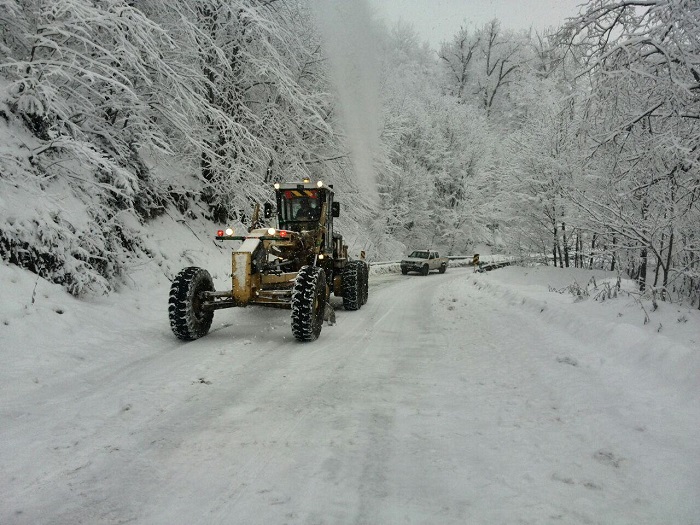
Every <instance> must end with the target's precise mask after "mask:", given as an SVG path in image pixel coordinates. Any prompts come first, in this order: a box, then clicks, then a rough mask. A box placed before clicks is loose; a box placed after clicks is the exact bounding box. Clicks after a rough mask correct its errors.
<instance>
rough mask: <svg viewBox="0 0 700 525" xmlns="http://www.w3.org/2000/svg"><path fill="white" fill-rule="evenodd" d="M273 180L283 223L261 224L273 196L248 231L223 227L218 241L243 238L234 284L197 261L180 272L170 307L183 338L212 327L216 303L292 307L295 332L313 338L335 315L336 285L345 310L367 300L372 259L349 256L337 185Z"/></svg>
mask: <svg viewBox="0 0 700 525" xmlns="http://www.w3.org/2000/svg"><path fill="white" fill-rule="evenodd" d="M274 187H275V200H276V209H277V217H276V219H277V224H276V226H270V227H260V225H261V224H262V223H263V222H264V221H265V220H271V219H272V218H273V209H274V207H273V205H272V204H271V203H266V204H265V206H264V208H263V209H264V213H263V215H264V217H263V218H261V217H260V207H259V206H256V210H255V212H254V214H253V217H252V221H251V224H252V226H251V228H250V229H249V230H248V232H247V233H245V234H243V235H237V234H236V233H235V232H234V231H233V229H231V228H227V229H225V230H219V231H218V232H217V234H216V239H217V240H219V241H238V242H240V245H238V246H237V247H236V248H234V249H233V251H232V257H231V279H232V287H231V290H226V291H216V290H215V289H214V283H213V281H212V278H211V275H210V274H209V272H208V271H207V270H205V269H203V268H198V267H194V266H191V267H188V268H184V269H183V270H182V271H180V273H178V275H177V276H176V277H175V279H174V280H173V283H172V286H171V288H170V298H169V303H168V314H169V317H170V327H171V328H172V331H173V333H174V334H175V335H176V336H177V337H178V338H179V339H183V340H194V339H198V338H199V337H202V336H204V335H206V334H207V333H208V332H209V329H210V327H211V324H212V320H213V317H214V311H215V310H221V309H223V308H232V307H237V306H240V307H245V306H248V305H257V306H269V307H277V308H287V309H291V311H292V316H291V317H292V333H293V334H294V337H295V338H296V339H298V340H299V341H314V340H315V339H317V338H318V336H319V334H320V333H321V327H322V325H323V321H324V319H325V320H328V321H329V322H330V323H331V324H332V323H333V322H334V321H335V313H334V312H333V308H332V306H331V304H330V301H329V299H330V294H331V293H333V294H334V295H336V296H339V297H342V299H343V307H344V308H345V310H358V309H360V307H361V306H362V305H363V304H365V303H366V302H367V297H368V284H367V279H368V274H369V272H368V270H369V267H368V265H367V263H366V262H365V261H364V260H362V259H360V260H351V259H350V258H349V257H348V247H347V245H346V244H344V242H343V237H342V235H340V234H339V233H337V232H335V231H334V229H333V219H334V218H335V217H338V216H339V215H340V205H339V203H338V202H335V201H334V199H333V198H334V193H333V187H332V186H330V185H325V184H324V183H323V182H321V181H318V182H316V183H311V182H310V181H309V180H308V179H305V180H304V181H303V182H300V183H276V184H275V185H274Z"/></svg>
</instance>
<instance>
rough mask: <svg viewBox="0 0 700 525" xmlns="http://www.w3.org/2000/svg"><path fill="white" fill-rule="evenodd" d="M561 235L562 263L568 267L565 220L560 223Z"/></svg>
mask: <svg viewBox="0 0 700 525" xmlns="http://www.w3.org/2000/svg"><path fill="white" fill-rule="evenodd" d="M561 235H562V244H563V245H564V264H565V266H566V267H567V268H568V267H569V242H568V241H567V239H566V223H565V222H562V223H561ZM560 255H561V254H560ZM560 258H561V257H560Z"/></svg>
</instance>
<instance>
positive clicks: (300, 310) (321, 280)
mask: <svg viewBox="0 0 700 525" xmlns="http://www.w3.org/2000/svg"><path fill="white" fill-rule="evenodd" d="M325 310H326V273H325V272H324V271H323V268H319V267H318V266H302V267H301V270H299V273H298V274H297V277H296V280H295V281H294V289H293V290H292V333H293V334H294V337H295V338H296V339H297V340H298V341H315V340H316V339H318V336H319V335H320V334H321V328H322V327H323V314H324V313H325Z"/></svg>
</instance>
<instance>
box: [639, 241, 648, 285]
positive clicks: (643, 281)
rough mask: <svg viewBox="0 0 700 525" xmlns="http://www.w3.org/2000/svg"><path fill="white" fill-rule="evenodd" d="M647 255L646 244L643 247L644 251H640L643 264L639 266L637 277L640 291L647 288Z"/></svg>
mask: <svg viewBox="0 0 700 525" xmlns="http://www.w3.org/2000/svg"><path fill="white" fill-rule="evenodd" d="M647 255H648V250H647V247H646V246H645V247H644V248H642V251H641V253H640V259H641V264H640V266H639V277H638V278H637V282H638V283H639V291H640V292H643V291H644V290H646V287H647Z"/></svg>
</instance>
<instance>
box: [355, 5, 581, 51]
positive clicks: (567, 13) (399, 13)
mask: <svg viewBox="0 0 700 525" xmlns="http://www.w3.org/2000/svg"><path fill="white" fill-rule="evenodd" d="M368 1H369V4H370V6H371V7H372V8H374V9H375V10H376V13H377V16H378V17H379V18H383V19H384V20H385V21H386V22H387V24H388V25H390V26H391V25H393V24H394V23H395V22H397V21H398V20H403V21H404V22H408V23H410V24H412V25H413V26H414V27H415V29H416V31H417V32H418V33H419V34H420V35H421V36H422V38H423V39H424V40H427V41H428V42H430V44H431V45H432V46H433V47H438V46H439V45H440V43H441V42H443V41H445V40H448V39H450V38H451V37H452V36H453V35H454V34H455V33H456V32H457V31H458V30H459V28H460V26H461V25H464V24H466V25H467V26H468V27H472V28H478V27H481V26H482V25H483V24H485V23H486V22H488V21H489V20H492V19H493V18H498V19H499V20H500V21H501V22H502V23H503V27H504V28H509V29H515V30H518V29H529V28H530V27H532V28H534V29H536V30H541V29H544V28H545V27H548V26H558V25H561V24H562V23H563V22H564V20H565V19H566V18H567V17H571V16H575V15H576V14H578V11H579V7H578V6H580V5H581V4H583V3H585V1H584V0H368Z"/></svg>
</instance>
